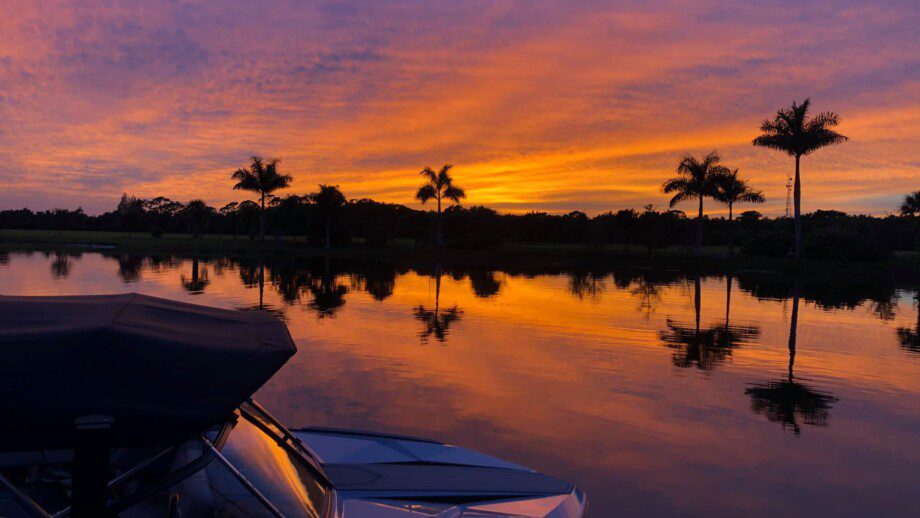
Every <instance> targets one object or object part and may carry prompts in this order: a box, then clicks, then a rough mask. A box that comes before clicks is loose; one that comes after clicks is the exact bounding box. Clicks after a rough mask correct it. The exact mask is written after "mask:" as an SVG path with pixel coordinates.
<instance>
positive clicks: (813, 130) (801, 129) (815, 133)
mask: <svg viewBox="0 0 920 518" xmlns="http://www.w3.org/2000/svg"><path fill="white" fill-rule="evenodd" d="M810 105H811V100H809V99H805V101H804V102H802V104H796V103H794V102H793V103H792V107H791V108H783V109H781V110H779V111H778V112H776V116H775V117H773V119H767V120H765V121H763V123H762V124H761V125H760V131H761V133H762V134H761V135H760V136H759V137H757V138H755V139H754V140H753V144H754V145H755V146H760V147H766V148H770V149H778V150H780V151H783V152H785V153H786V154H788V155H790V156H792V157H795V182H794V187H793V200H794V206H795V208H794V217H795V235H794V241H793V244H792V250H791V251H790V255H792V256H793V257H795V258H796V259H801V258H802V181H801V177H800V175H799V162H800V160H801V158H802V156H805V155H808V154H811V153H813V152H815V151H817V150H818V149H821V148H822V147H825V146H830V145H833V144H841V143H843V142H846V141H847V137H845V136H843V135H841V134H840V133H837V132H836V131H834V130H833V129H831V128H834V127H836V126H837V125H838V124H839V123H840V117H839V116H838V115H837V114H836V113H834V112H823V113H819V114H817V115H815V116H814V117H810V118H809V117H808V108H809V106H810Z"/></svg>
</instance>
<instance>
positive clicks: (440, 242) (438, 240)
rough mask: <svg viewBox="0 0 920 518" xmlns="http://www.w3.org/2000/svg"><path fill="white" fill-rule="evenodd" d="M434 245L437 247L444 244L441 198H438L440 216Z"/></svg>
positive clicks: (435, 230) (435, 231) (436, 225)
mask: <svg viewBox="0 0 920 518" xmlns="http://www.w3.org/2000/svg"><path fill="white" fill-rule="evenodd" d="M434 246H435V247H437V248H441V247H443V246H444V234H443V232H442V230H441V198H438V217H437V221H436V222H435V229H434Z"/></svg>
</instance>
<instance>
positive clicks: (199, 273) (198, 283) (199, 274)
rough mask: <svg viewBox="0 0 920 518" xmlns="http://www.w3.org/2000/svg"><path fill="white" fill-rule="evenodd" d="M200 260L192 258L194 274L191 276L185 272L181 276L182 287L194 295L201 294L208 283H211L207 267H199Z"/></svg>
mask: <svg viewBox="0 0 920 518" xmlns="http://www.w3.org/2000/svg"><path fill="white" fill-rule="evenodd" d="M199 262H200V261H199V260H198V258H195V259H192V274H191V275H190V276H189V275H186V274H184V273H183V274H182V275H181V276H180V277H179V279H180V281H181V282H182V287H183V288H185V291H187V292H189V293H191V294H192V295H201V294H202V293H204V289H205V288H206V287H207V286H208V284H211V281H210V280H208V270H207V268H203V267H199Z"/></svg>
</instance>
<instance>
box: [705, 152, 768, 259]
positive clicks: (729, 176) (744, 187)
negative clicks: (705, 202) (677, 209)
mask: <svg viewBox="0 0 920 518" xmlns="http://www.w3.org/2000/svg"><path fill="white" fill-rule="evenodd" d="M715 199H716V200H718V201H720V202H722V203H724V204H726V205H728V229H727V230H726V241H727V244H728V251H727V252H726V254H727V255H728V256H733V255H735V241H734V225H733V222H732V207H733V206H734V205H735V204H736V203H742V202H744V203H763V202H764V201H766V198H764V196H763V192H762V191H756V190H754V189H752V188H751V187H750V186H748V184H747V182H746V181H744V180H742V179H741V178H738V170H737V169H733V170H731V171H727V172H725V173H723V174H721V175H719V177H718V178H717V180H716V192H715Z"/></svg>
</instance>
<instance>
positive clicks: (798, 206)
mask: <svg viewBox="0 0 920 518" xmlns="http://www.w3.org/2000/svg"><path fill="white" fill-rule="evenodd" d="M800 158H801V157H799V156H798V155H796V157H795V186H794V187H793V190H792V198H793V204H794V205H795V223H794V224H795V241H793V243H792V257H794V258H795V259H801V258H802V181H801V179H800V177H799V159H800Z"/></svg>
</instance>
